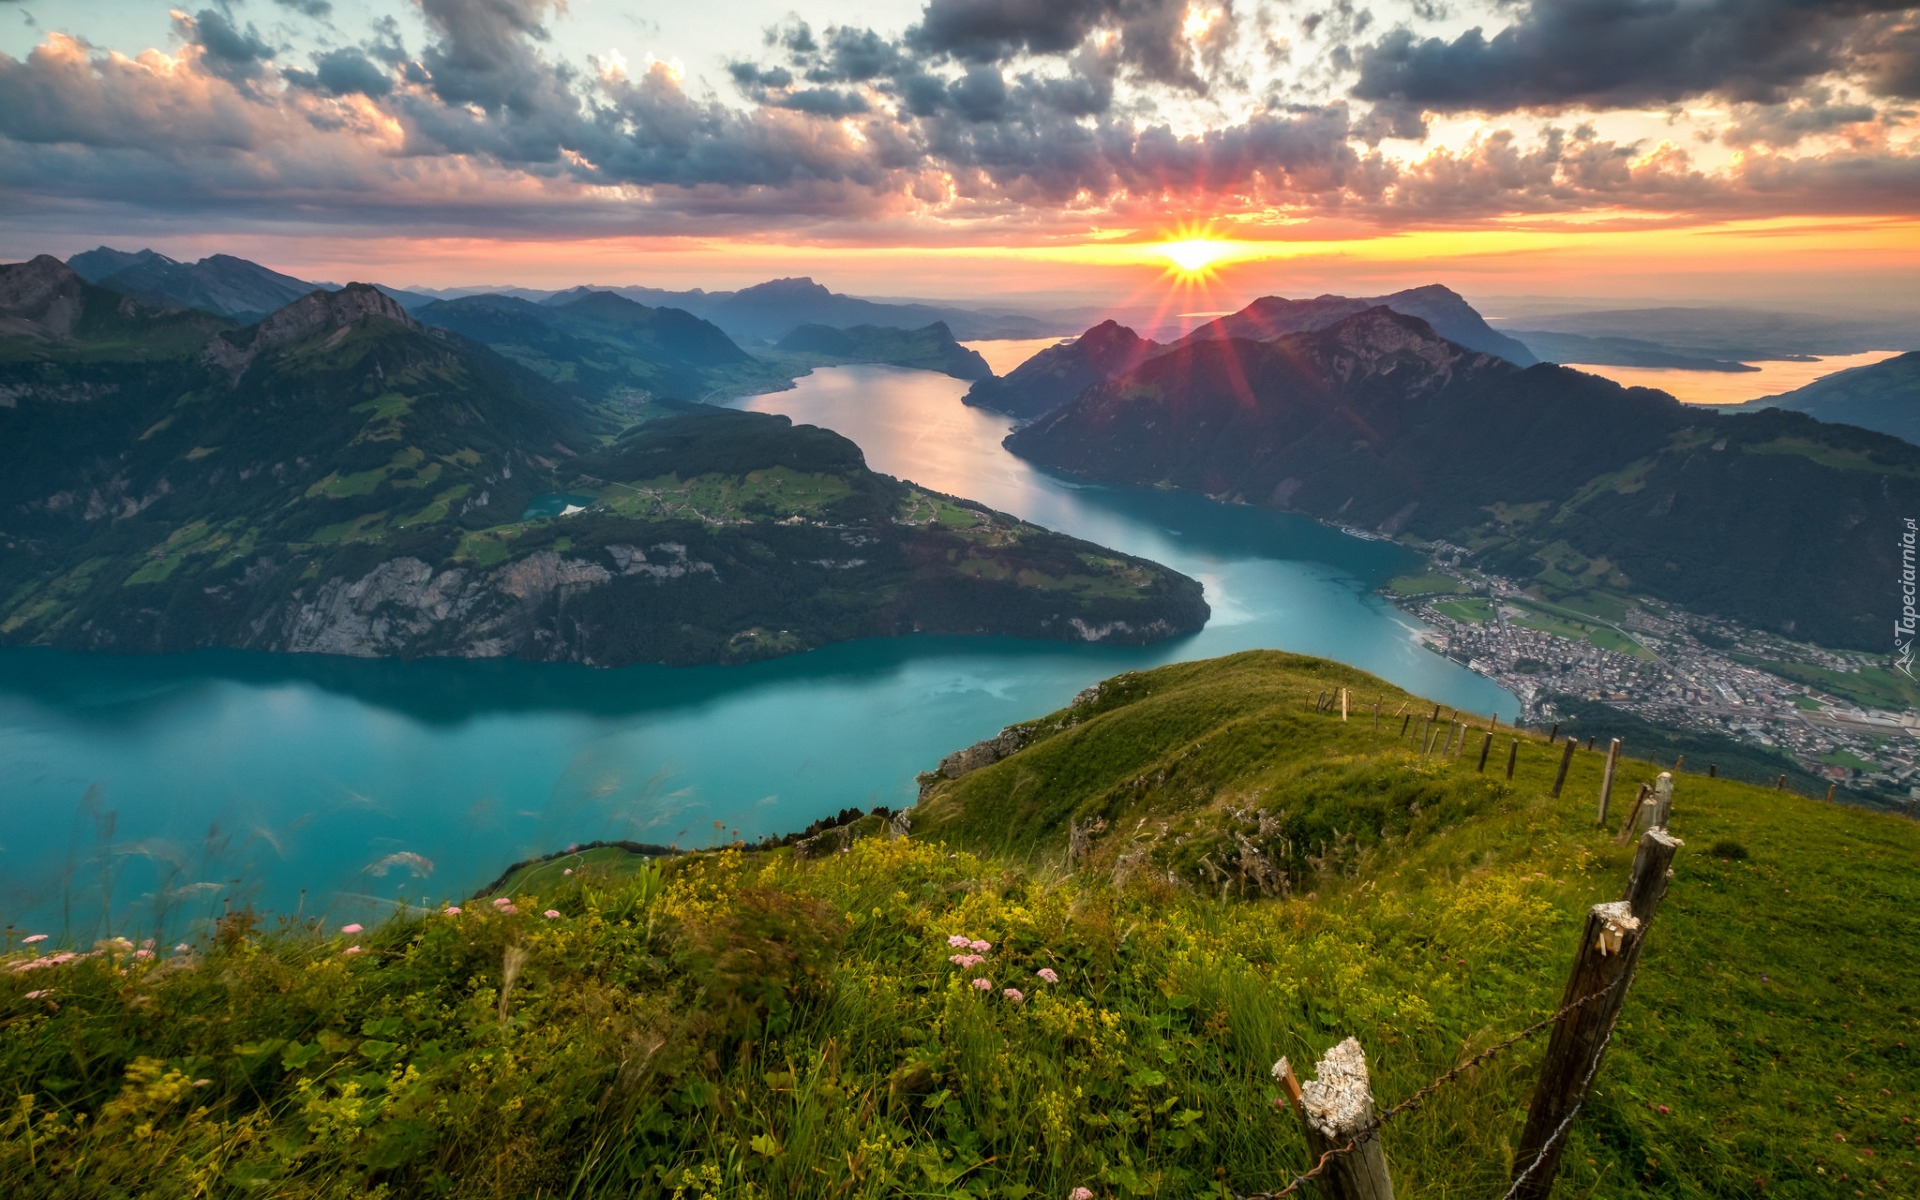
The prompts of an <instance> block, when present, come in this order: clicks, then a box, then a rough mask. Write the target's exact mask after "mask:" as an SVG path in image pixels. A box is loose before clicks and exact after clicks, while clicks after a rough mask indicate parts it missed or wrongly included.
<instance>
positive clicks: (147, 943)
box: [140, 938, 153, 950]
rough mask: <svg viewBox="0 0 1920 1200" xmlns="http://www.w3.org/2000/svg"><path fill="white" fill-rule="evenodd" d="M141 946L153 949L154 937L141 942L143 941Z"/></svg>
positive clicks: (144, 948)
mask: <svg viewBox="0 0 1920 1200" xmlns="http://www.w3.org/2000/svg"><path fill="white" fill-rule="evenodd" d="M140 948H141V949H142V950H151V949H153V939H152V938H148V939H147V940H146V941H144V942H141V943H140Z"/></svg>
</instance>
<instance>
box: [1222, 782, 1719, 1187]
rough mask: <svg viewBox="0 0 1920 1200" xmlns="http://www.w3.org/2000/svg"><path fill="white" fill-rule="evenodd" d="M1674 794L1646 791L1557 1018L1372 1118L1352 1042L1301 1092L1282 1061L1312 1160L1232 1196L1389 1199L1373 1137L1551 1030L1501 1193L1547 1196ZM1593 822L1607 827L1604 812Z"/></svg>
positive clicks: (1652, 907)
mask: <svg viewBox="0 0 1920 1200" xmlns="http://www.w3.org/2000/svg"><path fill="white" fill-rule="evenodd" d="M1672 788H1673V783H1672V776H1671V775H1670V774H1667V773H1664V772H1663V773H1662V775H1661V778H1660V779H1659V781H1658V782H1657V784H1656V785H1655V789H1654V790H1655V791H1657V792H1658V793H1659V794H1660V800H1661V801H1662V803H1660V804H1657V805H1652V804H1650V805H1647V806H1646V810H1647V818H1646V820H1647V827H1646V828H1645V831H1644V832H1643V833H1642V835H1641V837H1640V842H1639V848H1638V850H1637V851H1636V853H1635V855H1634V861H1633V868H1632V871H1631V873H1630V875H1629V876H1628V881H1627V887H1626V892H1625V894H1624V896H1623V897H1622V898H1621V899H1620V900H1617V901H1613V902H1610V903H1605V904H1596V905H1594V906H1593V907H1592V908H1591V909H1590V910H1589V911H1588V913H1587V919H1586V922H1585V925H1584V927H1583V929H1582V931H1581V940H1580V943H1579V945H1578V947H1577V948H1576V950H1575V953H1574V961H1573V968H1572V971H1571V972H1570V974H1569V976H1568V979H1567V986H1566V991H1565V993H1564V995H1563V997H1562V1000H1561V1005H1560V1007H1559V1009H1558V1010H1556V1011H1555V1012H1554V1013H1552V1014H1551V1015H1549V1016H1547V1017H1544V1018H1542V1019H1540V1020H1538V1021H1535V1022H1534V1023H1533V1024H1531V1025H1529V1026H1527V1027H1526V1028H1524V1029H1522V1030H1520V1031H1519V1032H1517V1033H1514V1034H1512V1035H1511V1036H1509V1037H1507V1038H1506V1039H1504V1040H1502V1041H1500V1042H1497V1043H1495V1044H1493V1045H1491V1046H1488V1047H1487V1048H1486V1049H1484V1050H1482V1051H1480V1052H1479V1053H1478V1054H1475V1055H1473V1056H1472V1057H1471V1058H1468V1059H1466V1060H1465V1061H1463V1062H1460V1063H1458V1064H1456V1065H1455V1066H1454V1067H1453V1068H1452V1069H1450V1070H1448V1071H1446V1072H1444V1073H1442V1074H1441V1075H1439V1076H1438V1077H1436V1078H1435V1079H1434V1080H1433V1081H1432V1082H1430V1083H1428V1084H1426V1085H1425V1086H1423V1087H1421V1088H1420V1089H1419V1090H1417V1091H1415V1092H1414V1093H1413V1094H1412V1095H1410V1096H1408V1097H1407V1098H1405V1099H1404V1100H1401V1101H1400V1102H1399V1103H1398V1104H1395V1105H1393V1106H1392V1107H1391V1108H1388V1109H1387V1110H1386V1111H1384V1112H1381V1113H1379V1114H1378V1115H1377V1116H1376V1115H1375V1112H1374V1104H1373V1095H1372V1091H1371V1087H1370V1084H1369V1082H1368V1076H1367V1070H1366V1059H1365V1055H1364V1053H1363V1052H1362V1051H1361V1049H1360V1045H1359V1043H1358V1042H1357V1041H1356V1040H1355V1039H1353V1038H1348V1039H1347V1040H1346V1041H1345V1042H1342V1043H1341V1044H1340V1045H1338V1046H1335V1047H1334V1048H1333V1049H1332V1050H1329V1051H1328V1052H1327V1054H1326V1056H1325V1057H1323V1058H1322V1059H1321V1060H1320V1063H1319V1064H1318V1068H1317V1072H1316V1077H1315V1079H1313V1080H1312V1081H1310V1082H1308V1083H1306V1084H1305V1085H1302V1084H1301V1083H1300V1082H1299V1080H1298V1079H1297V1078H1296V1077H1295V1075H1294V1073H1293V1069H1292V1066H1291V1065H1290V1064H1289V1063H1288V1061H1287V1060H1286V1059H1285V1058H1282V1059H1281V1060H1280V1061H1279V1062H1277V1063H1275V1064H1274V1068H1273V1073H1274V1077H1275V1079H1276V1080H1278V1081H1279V1083H1280V1085H1281V1088H1282V1090H1283V1091H1284V1092H1285V1093H1286V1100H1287V1102H1288V1105H1289V1107H1291V1108H1292V1109H1293V1110H1294V1111H1295V1112H1296V1113H1298V1114H1299V1117H1300V1120H1301V1125H1302V1128H1303V1130H1304V1131H1305V1133H1306V1137H1307V1145H1308V1149H1309V1152H1310V1153H1313V1154H1314V1155H1315V1158H1314V1162H1313V1165H1312V1166H1311V1167H1310V1168H1308V1169H1307V1170H1305V1171H1303V1172H1301V1173H1300V1174H1298V1175H1296V1176H1294V1177H1293V1178H1292V1179H1291V1180H1289V1181H1288V1182H1287V1183H1286V1184H1285V1185H1284V1186H1282V1187H1280V1188H1278V1189H1276V1190H1273V1191H1266V1192H1253V1193H1249V1194H1247V1195H1244V1196H1242V1197H1240V1200H1280V1198H1281V1197H1283V1196H1290V1195H1295V1194H1298V1193H1299V1192H1300V1190H1301V1188H1302V1187H1304V1186H1305V1185H1306V1184H1307V1183H1308V1182H1309V1181H1311V1182H1314V1183H1315V1184H1316V1185H1317V1186H1318V1187H1319V1188H1320V1189H1321V1190H1322V1192H1323V1193H1324V1194H1325V1195H1326V1196H1327V1197H1328V1200H1391V1197H1392V1196H1393V1184H1392V1179H1391V1176H1390V1175H1389V1173H1388V1170H1387V1161H1386V1155H1385V1152H1384V1149H1383V1147H1382V1144H1381V1140H1380V1134H1381V1131H1382V1130H1383V1129H1385V1128H1386V1127H1387V1126H1388V1125H1389V1124H1390V1123H1392V1122H1393V1121H1394V1120H1395V1119H1396V1118H1398V1117H1400V1116H1402V1115H1403V1114H1405V1113H1408V1112H1412V1111H1414V1110H1415V1109H1417V1108H1419V1107H1420V1106H1421V1105H1422V1104H1423V1103H1425V1102H1426V1100H1427V1099H1428V1098H1429V1097H1431V1096H1432V1095H1434V1094H1435V1093H1436V1092H1438V1091H1440V1090H1441V1089H1442V1088H1444V1087H1446V1086H1447V1085H1448V1084H1450V1083H1452V1082H1453V1081H1454V1080H1455V1079H1457V1078H1459V1077H1460V1076H1461V1075H1463V1074H1465V1073H1466V1072H1468V1071H1470V1070H1473V1069H1474V1068H1476V1067H1478V1066H1480V1065H1482V1064H1484V1063H1486V1062H1488V1061H1490V1060H1492V1059H1494V1058H1496V1057H1498V1056H1499V1055H1501V1054H1503V1053H1505V1052H1507V1051H1508V1050H1511V1049H1513V1048H1514V1047H1515V1046H1517V1045H1519V1044H1521V1043H1522V1042H1525V1041H1527V1040H1528V1039H1530V1038H1532V1037H1534V1036H1536V1035H1537V1034H1539V1033H1541V1032H1542V1031H1545V1030H1549V1029H1550V1030H1552V1036H1551V1038H1550V1039H1549V1041H1548V1044H1547V1050H1546V1054H1545V1057H1544V1058H1543V1059H1542V1062H1541V1067H1540V1077H1539V1080H1538V1082H1537V1083H1536V1084H1535V1086H1534V1092H1533V1096H1532V1100H1531V1103H1530V1105H1529V1108H1528V1113H1527V1124H1526V1128H1525V1131H1524V1132H1523V1133H1522V1135H1521V1139H1520V1144H1519V1148H1518V1150H1517V1151H1516V1153H1515V1156H1514V1170H1513V1176H1512V1183H1511V1185H1510V1186H1509V1187H1508V1188H1507V1190H1506V1192H1505V1193H1503V1194H1502V1195H1501V1197H1500V1200H1545V1197H1546V1196H1547V1195H1548V1193H1549V1192H1550V1191H1551V1190H1552V1188H1553V1182H1554V1177H1555V1175H1556V1174H1557V1173H1558V1169H1559V1163H1560V1156H1561V1154H1562V1153H1563V1152H1564V1151H1565V1149H1566V1142H1567V1134H1568V1132H1569V1131H1570V1130H1571V1129H1572V1127H1573V1122H1574V1119H1575V1118H1576V1117H1577V1116H1578V1115H1579V1114H1580V1110H1581V1108H1582V1107H1584V1105H1585V1103H1586V1099H1587V1096H1588V1094H1589V1092H1590V1090H1591V1088H1592V1086H1593V1081H1594V1078H1595V1077H1596V1076H1597V1075H1598V1074H1599V1071H1600V1062H1601V1059H1602V1058H1603V1057H1604V1055H1605V1053H1606V1049H1607V1046H1608V1044H1609V1043H1610V1042H1611V1041H1612V1039H1613V1030H1614V1026H1615V1024H1616V1023H1617V1021H1618V1020H1619V1016H1620V1010H1621V1007H1622V1005H1623V1003H1624V1001H1625V999H1626V994H1627V991H1628V989H1629V988H1630V986H1631V984H1632V979H1633V974H1634V970H1635V968H1636V967H1637V966H1638V964H1639V960H1640V952H1641V949H1642V948H1643V946H1644V945H1645V942H1646V937H1647V932H1648V927H1649V926H1650V925H1651V923H1652V921H1653V916H1654V913H1655V912H1656V911H1657V910H1658V908H1659V905H1660V901H1661V899H1662V898H1663V897H1664V896H1665V895H1666V890H1667V883H1668V881H1669V880H1670V879H1671V878H1672V870H1671V866H1672V862H1673V857H1674V854H1675V852H1676V851H1677V850H1678V849H1679V847H1680V846H1681V845H1682V843H1681V841H1680V840H1679V839H1678V838H1675V837H1673V836H1672V835H1671V834H1669V833H1668V832H1667V830H1666V828H1665V825H1666V818H1667V816H1668V813H1669V812H1670V810H1671V804H1672V800H1671V797H1672ZM1638 816H1639V813H1638V812H1636V813H1635V814H1633V815H1632V816H1630V817H1629V818H1628V826H1627V828H1632V826H1633V824H1634V823H1635V818H1636V817H1638ZM1601 820H1602V821H1603V822H1604V821H1605V817H1604V815H1603V816H1602V818H1601Z"/></svg>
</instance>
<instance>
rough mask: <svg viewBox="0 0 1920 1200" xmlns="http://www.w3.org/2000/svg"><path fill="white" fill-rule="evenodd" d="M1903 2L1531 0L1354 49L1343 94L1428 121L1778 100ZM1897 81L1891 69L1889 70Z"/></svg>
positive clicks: (1843, 59)
mask: <svg viewBox="0 0 1920 1200" xmlns="http://www.w3.org/2000/svg"><path fill="white" fill-rule="evenodd" d="M1910 4H1911V0H1530V2H1529V3H1527V4H1526V6H1525V7H1524V8H1522V9H1521V10H1520V12H1519V14H1518V17H1517V19H1516V20H1515V21H1514V23H1513V24H1512V25H1510V26H1509V27H1507V28H1506V29H1503V30H1501V31H1500V32H1498V33H1496V34H1495V35H1494V36H1493V37H1491V38H1489V37H1487V36H1486V34H1485V33H1484V32H1482V31H1481V30H1480V29H1478V28H1475V29H1471V30H1468V31H1467V32H1466V33H1463V34H1461V35H1460V36H1459V37H1457V38H1454V39H1453V40H1452V41H1443V40H1441V39H1440V38H1431V37H1430V38H1421V37H1419V36H1418V35H1416V34H1415V33H1413V32H1412V31H1411V30H1409V29H1407V28H1404V27H1402V28H1398V29H1395V30H1393V31H1392V32H1390V33H1388V34H1386V35H1385V36H1384V37H1382V38H1380V39H1379V40H1378V41H1375V42H1374V43H1372V44H1371V45H1368V46H1365V47H1362V48H1361V49H1360V51H1359V55H1358V60H1357V65H1358V67H1359V71H1360V78H1359V81H1358V82H1357V83H1356V84H1355V85H1354V88H1353V92H1352V94H1353V95H1354V96H1355V97H1357V98H1359V99H1363V100H1392V101H1400V102H1405V103H1409V104H1414V105H1418V106H1421V107H1423V108H1426V109H1428V110H1430V111H1436V112H1456V111H1467V110H1473V111H1488V112H1506V111H1512V110H1516V109H1555V108H1563V107H1572V106H1592V107H1614V106H1629V107H1638V106H1647V105H1660V104H1667V103H1671V102H1674V101H1678V100H1682V99H1685V98H1687V97H1691V96H1699V95H1705V94H1708V93H1713V94H1716V95H1720V96H1724V97H1726V98H1727V99H1730V100H1735V101H1752V102H1759V103H1778V102H1780V101H1782V100H1784V99H1785V98H1786V97H1787V96H1788V95H1789V94H1790V93H1791V92H1792V90H1793V89H1794V88H1795V87H1797V86H1798V85H1800V84H1801V83H1803V82H1805V81H1806V80H1808V79H1810V78H1813V77H1815V76H1819V75H1823V74H1825V73H1827V72H1829V71H1832V70H1835V69H1836V68H1844V67H1845V66H1847V65H1848V62H1849V55H1848V54H1847V53H1846V50H1847V45H1848V40H1849V36H1848V35H1849V33H1850V32H1851V30H1852V27H1853V25H1854V23H1855V22H1856V21H1857V20H1858V19H1859V18H1861V17H1863V16H1866V15H1868V14H1871V13H1876V12H1889V11H1899V10H1904V9H1906V8H1908V7H1909V6H1910ZM1896 73H1897V72H1896Z"/></svg>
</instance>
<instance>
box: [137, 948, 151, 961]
mask: <svg viewBox="0 0 1920 1200" xmlns="http://www.w3.org/2000/svg"><path fill="white" fill-rule="evenodd" d="M133 956H134V957H135V958H152V957H153V951H151V950H148V949H146V948H144V947H142V948H141V949H139V950H135V951H134V952H133Z"/></svg>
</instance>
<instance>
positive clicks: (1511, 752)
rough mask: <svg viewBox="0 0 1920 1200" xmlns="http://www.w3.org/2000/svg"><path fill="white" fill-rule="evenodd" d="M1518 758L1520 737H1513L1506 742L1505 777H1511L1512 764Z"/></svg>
mask: <svg viewBox="0 0 1920 1200" xmlns="http://www.w3.org/2000/svg"><path fill="white" fill-rule="evenodd" d="M1519 759H1520V739H1519V738H1514V739H1513V741H1511V742H1509V743H1508V744H1507V778H1508V779H1512V778H1513V764H1514V763H1516V762H1518V761H1519Z"/></svg>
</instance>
